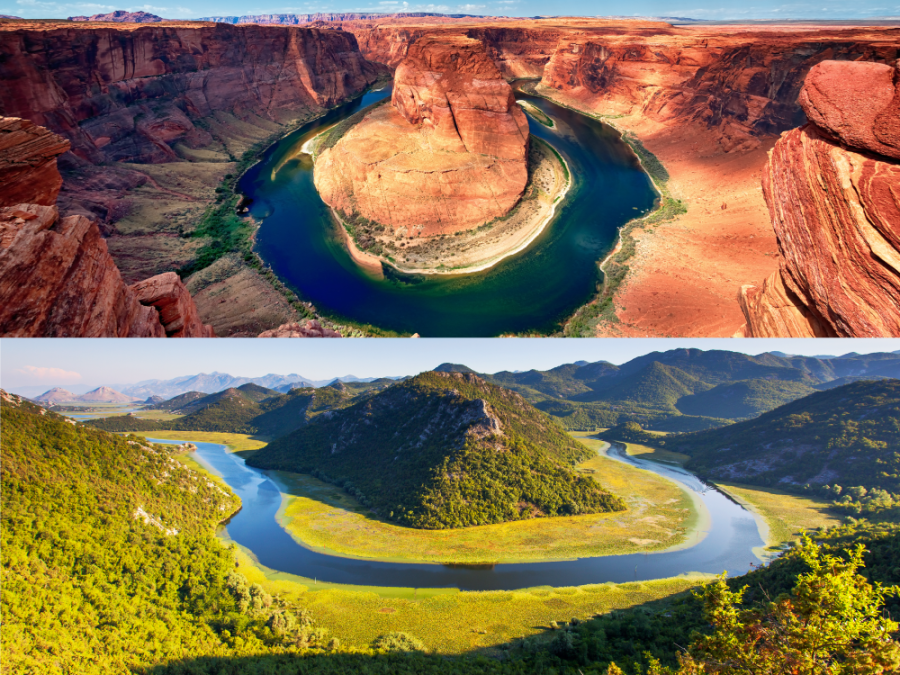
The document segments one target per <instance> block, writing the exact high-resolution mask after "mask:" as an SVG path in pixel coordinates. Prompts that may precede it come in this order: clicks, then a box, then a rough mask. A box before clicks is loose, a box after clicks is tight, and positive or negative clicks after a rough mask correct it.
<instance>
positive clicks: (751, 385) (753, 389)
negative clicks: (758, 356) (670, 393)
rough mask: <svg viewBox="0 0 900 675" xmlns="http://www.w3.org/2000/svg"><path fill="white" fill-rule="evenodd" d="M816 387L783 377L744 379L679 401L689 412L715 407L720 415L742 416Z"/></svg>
mask: <svg viewBox="0 0 900 675" xmlns="http://www.w3.org/2000/svg"><path fill="white" fill-rule="evenodd" d="M814 391H816V390H815V389H814V388H813V387H811V386H809V385H808V384H806V383H805V382H790V381H788V382H785V381H782V380H742V381H739V382H730V383H727V384H720V385H717V386H715V387H713V388H712V389H708V390H706V391H703V392H700V393H695V394H692V395H689V396H683V397H681V398H680V399H678V401H677V402H676V403H675V407H676V408H678V410H680V411H681V412H682V413H684V414H685V415H709V414H710V411H715V413H716V415H717V416H718V417H722V418H726V419H742V418H746V417H753V416H755V415H758V414H759V413H760V412H761V411H765V410H772V409H773V408H777V407H778V406H780V405H783V404H785V403H787V402H789V401H793V400H796V399H798V398H801V397H803V396H808V395H809V394H811V393H813V392H814Z"/></svg>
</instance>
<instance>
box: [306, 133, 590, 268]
mask: <svg viewBox="0 0 900 675" xmlns="http://www.w3.org/2000/svg"><path fill="white" fill-rule="evenodd" d="M323 133H324V132H323ZM535 138H536V137H535ZM312 140H313V139H310V140H308V141H307V142H306V143H309V142H310V141H312ZM536 140H537V141H538V142H541V143H545V144H546V145H547V147H548V148H550V150H551V151H552V152H553V155H554V156H555V157H556V159H557V160H558V161H559V162H560V163H561V164H562V167H563V169H564V173H563V175H564V176H566V178H565V186H564V187H563V189H562V190H561V191H560V192H559V193H558V194H557V195H556V196H555V197H554V198H553V201H552V202H551V204H550V212H549V213H548V214H547V215H546V216H544V218H542V219H541V220H539V221H538V223H537V224H536V225H535V227H534V229H533V230H532V231H531V233H530V234H528V235H527V237H526V239H525V240H524V241H520V242H519V243H517V244H515V246H514V247H513V248H511V249H509V250H507V251H503V252H502V253H499V254H496V255H494V256H493V257H490V258H488V259H487V260H485V261H481V262H477V263H475V264H474V265H472V266H467V267H454V268H451V269H447V270H441V269H437V268H434V267H427V268H420V267H401V266H400V265H398V264H397V263H396V262H392V261H390V260H388V259H387V258H382V257H381V256H376V255H373V254H371V253H367V252H366V251H362V250H361V249H360V248H359V247H358V246H357V245H356V242H355V241H353V238H352V237H351V236H350V233H349V232H348V231H347V226H346V224H345V223H344V220H343V219H342V218H341V216H340V214H339V213H338V212H337V211H335V210H334V208H331V207H329V208H330V210H331V213H332V215H333V216H334V218H335V219H337V221H338V223H340V226H341V230H343V232H344V235H345V236H344V241H345V242H346V246H347V252H348V253H349V254H350V257H351V258H352V259H353V261H354V262H356V263H357V264H358V265H360V267H363V268H364V269H367V270H369V271H374V269H375V266H376V265H377V266H378V267H379V271H380V266H381V265H382V264H384V265H389V266H390V267H393V268H394V269H395V270H397V271H398V272H400V273H401V274H410V275H429V276H430V275H440V276H452V275H456V274H473V273H475V272H483V271H484V270H487V269H490V268H491V267H494V266H495V265H496V264H498V263H500V262H502V261H503V260H505V259H506V258H509V257H511V256H514V255H516V254H518V253H521V252H522V251H524V250H525V249H527V248H528V247H529V246H531V244H532V243H534V241H535V239H537V238H538V237H539V236H540V235H541V233H543V232H544V230H545V229H546V228H547V225H549V224H550V222H551V221H552V220H553V219H554V218H555V217H556V207H557V205H559V204H562V203H563V200H564V199H565V197H566V195H567V194H568V193H569V190H571V189H572V185H573V183H574V182H575V180H574V176H573V175H572V171H571V170H570V169H569V164H568V162H566V160H565V158H564V157H563V156H562V154H561V153H560V152H559V151H558V150H557V149H556V148H554V147H553V146H552V145H551V144H550V143H548V142H547V141H545V140H543V139H537V138H536ZM306 143H304V147H305V146H306ZM520 203H521V200H520V202H519V204H520ZM516 206H518V204H517V205H516ZM514 208H515V207H514Z"/></svg>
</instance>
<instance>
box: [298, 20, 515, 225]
mask: <svg viewBox="0 0 900 675" xmlns="http://www.w3.org/2000/svg"><path fill="white" fill-rule="evenodd" d="M527 155H528V121H527V120H526V118H525V113H523V112H522V110H521V109H520V107H519V106H518V105H517V104H516V102H515V97H514V96H513V92H512V88H511V87H510V86H509V84H507V83H506V81H504V80H503V79H502V77H501V75H500V71H499V70H497V67H496V66H495V65H494V63H493V61H491V60H490V59H489V58H488V56H487V53H486V51H485V48H484V45H483V44H482V43H481V42H480V41H478V40H473V39H471V38H467V37H464V36H455V35H451V36H441V37H439V38H430V37H424V38H422V39H419V40H417V41H416V43H415V44H413V45H412V46H411V47H410V49H409V51H408V53H407V55H406V58H405V59H404V60H403V61H402V62H401V63H400V65H399V66H398V67H397V70H396V73H395V75H394V89H393V93H392V96H391V105H390V106H382V107H379V108H376V109H375V110H374V111H372V112H371V113H369V114H368V115H366V116H365V118H364V119H363V120H362V121H361V122H360V123H358V124H357V125H356V126H354V127H353V128H352V129H351V130H350V131H349V132H347V133H346V134H345V135H344V136H343V137H342V138H341V139H340V140H339V141H338V142H337V143H336V144H334V145H333V146H332V147H330V148H328V149H326V150H325V151H324V152H322V154H321V155H320V156H319V157H318V158H317V160H316V167H315V183H316V187H317V188H318V190H319V194H320V195H321V196H322V199H323V200H324V201H325V203H327V204H329V205H330V206H331V207H333V208H335V209H336V210H338V211H340V212H341V213H343V214H344V215H345V216H356V215H359V216H363V217H365V218H367V219H368V220H371V221H375V222H377V223H379V224H382V225H386V226H389V227H391V228H393V229H394V230H395V231H396V230H398V229H401V228H402V230H403V231H404V232H405V233H406V235H407V236H430V235H436V234H452V233H454V232H459V231H462V230H467V229H471V228H473V227H477V226H479V225H482V224H484V223H486V222H489V221H491V220H492V219H494V218H497V217H499V216H503V215H505V214H506V213H508V212H509V210H510V209H512V207H513V206H515V204H516V203H517V202H518V201H519V198H520V197H521V196H522V193H523V191H524V189H525V185H526V183H527V181H528V167H527V161H526V160H527Z"/></svg>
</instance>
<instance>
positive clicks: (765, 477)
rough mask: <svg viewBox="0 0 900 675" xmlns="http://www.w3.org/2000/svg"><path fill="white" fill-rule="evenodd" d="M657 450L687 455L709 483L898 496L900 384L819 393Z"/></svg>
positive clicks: (887, 382)
mask: <svg viewBox="0 0 900 675" xmlns="http://www.w3.org/2000/svg"><path fill="white" fill-rule="evenodd" d="M661 444H663V445H664V446H665V448H666V449H667V450H674V451H676V452H682V453H684V454H686V455H690V457H691V460H690V465H689V466H690V468H691V470H693V471H698V472H700V473H703V474H706V475H708V476H710V477H712V478H719V479H723V480H733V481H739V482H745V483H751V484H756V485H777V486H784V487H790V486H802V485H804V484H806V483H810V484H813V485H825V484H828V485H834V484H838V485H841V486H843V487H844V488H847V487H856V486H862V487H864V488H866V489H867V490H871V489H879V490H886V491H888V492H890V493H894V494H900V380H877V381H860V382H854V383H851V384H847V385H844V386H842V387H837V388H835V389H829V390H827V391H822V392H816V393H814V394H811V395H809V396H806V397H804V398H801V399H799V400H796V401H793V402H791V403H788V404H786V405H783V406H781V407H779V408H776V409H775V410H773V411H771V412H768V413H765V414H763V415H760V416H759V417H757V418H756V419H753V420H749V421H746V422H739V423H737V424H732V425H729V426H726V427H723V428H720V429H713V430H710V431H701V432H697V433H692V434H684V435H681V436H674V437H669V438H666V439H665V441H664V443H661ZM863 494H865V490H863Z"/></svg>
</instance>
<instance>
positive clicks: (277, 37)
mask: <svg viewBox="0 0 900 675" xmlns="http://www.w3.org/2000/svg"><path fill="white" fill-rule="evenodd" d="M2 36H3V39H2V40H0V79H2V80H3V84H4V86H3V87H2V88H0V114H3V115H7V116H14V117H22V118H25V119H28V120H31V121H32V122H34V123H35V124H39V125H41V126H45V127H47V128H48V129H50V130H51V131H54V132H56V133H58V134H60V135H62V136H64V137H65V138H67V139H69V141H70V142H71V143H72V152H73V153H75V154H76V155H77V156H79V157H81V158H83V159H86V160H88V161H90V162H92V163H98V162H109V161H113V162H116V161H130V162H150V163H158V162H170V161H176V160H178V159H180V158H181V157H182V155H184V154H185V153H184V152H183V151H180V150H179V148H178V146H183V147H186V148H189V149H196V148H202V147H204V146H206V145H208V144H210V143H211V142H212V141H213V138H212V137H211V135H210V132H208V131H207V130H206V129H204V128H203V126H202V125H201V126H198V125H196V124H195V123H194V122H195V121H197V120H198V119H199V118H203V117H209V116H211V115H213V114H214V113H222V112H227V113H229V114H232V115H234V116H236V117H238V118H241V119H244V118H246V119H251V118H252V119H257V118H260V117H261V118H264V119H268V120H271V121H272V122H276V123H281V122H285V121H288V120H292V119H295V118H296V117H297V116H298V114H299V113H300V112H304V111H309V110H310V109H316V110H321V109H323V108H327V107H329V106H333V105H335V104H337V103H339V102H342V101H344V100H346V99H347V98H348V97H351V96H353V95H355V94H357V93H359V92H360V91H362V90H363V89H364V88H365V87H366V86H368V85H369V84H370V83H372V82H374V81H375V79H376V78H377V76H378V74H379V72H380V71H379V68H378V66H375V65H374V64H371V63H369V62H368V61H366V60H365V59H364V58H363V57H362V55H361V54H360V53H359V49H358V47H357V44H356V40H355V39H354V37H353V36H352V35H350V34H348V33H344V32H341V31H334V30H317V29H313V28H288V27H279V26H256V25H242V26H228V25H224V24H216V25H209V24H206V25H204V24H196V23H194V24H188V25H181V26H179V25H169V24H160V25H139V24H124V25H122V26H116V27H112V26H102V27H91V26H90V24H75V25H72V24H69V25H68V26H66V25H65V24H60V25H53V24H47V26H46V27H40V28H38V27H37V26H33V27H32V26H28V27H17V26H16V25H13V24H10V25H8V26H4V27H3V32H2Z"/></svg>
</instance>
